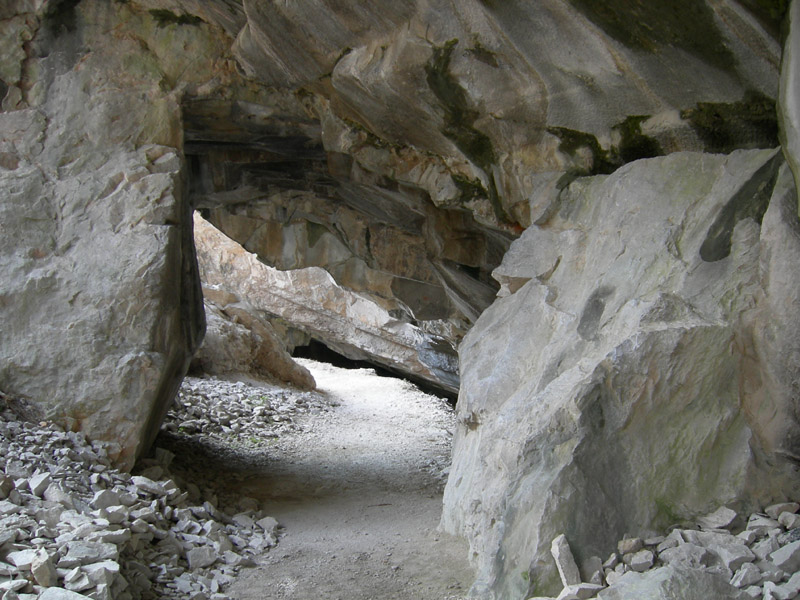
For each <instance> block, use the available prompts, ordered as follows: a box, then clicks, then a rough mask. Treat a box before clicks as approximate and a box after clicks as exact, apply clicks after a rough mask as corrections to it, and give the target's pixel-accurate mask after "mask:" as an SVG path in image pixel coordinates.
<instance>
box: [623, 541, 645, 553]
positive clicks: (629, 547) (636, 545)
mask: <svg viewBox="0 0 800 600" xmlns="http://www.w3.org/2000/svg"><path fill="white" fill-rule="evenodd" d="M642 547H644V542H642V540H641V538H625V539H623V540H620V541H619V542H617V551H618V552H619V553H620V554H622V555H623V556H624V555H626V554H633V553H634V552H638V551H639V550H641V549H642Z"/></svg>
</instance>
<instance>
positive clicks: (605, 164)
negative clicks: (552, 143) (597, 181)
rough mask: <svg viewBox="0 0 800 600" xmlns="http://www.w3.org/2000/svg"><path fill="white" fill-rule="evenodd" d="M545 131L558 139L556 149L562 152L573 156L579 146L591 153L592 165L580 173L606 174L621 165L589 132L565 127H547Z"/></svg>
mask: <svg viewBox="0 0 800 600" xmlns="http://www.w3.org/2000/svg"><path fill="white" fill-rule="evenodd" d="M547 132H548V133H551V134H553V135H554V136H556V137H557V138H558V139H559V144H558V149H559V151H560V152H563V153H564V154H568V155H570V156H574V155H575V153H576V152H577V151H578V150H579V149H581V148H586V149H588V150H589V152H590V153H591V155H592V166H591V167H590V168H589V169H588V170H586V171H585V172H583V173H581V175H607V174H609V173H613V172H614V171H616V170H617V168H618V167H619V166H620V165H621V163H619V162H617V161H614V160H612V158H611V157H610V156H609V153H608V152H607V151H606V150H604V149H603V147H602V146H601V145H600V142H598V141H597V138H596V137H595V136H593V135H592V134H591V133H586V132H584V131H576V130H575V129H568V128H566V127H548V128H547Z"/></svg>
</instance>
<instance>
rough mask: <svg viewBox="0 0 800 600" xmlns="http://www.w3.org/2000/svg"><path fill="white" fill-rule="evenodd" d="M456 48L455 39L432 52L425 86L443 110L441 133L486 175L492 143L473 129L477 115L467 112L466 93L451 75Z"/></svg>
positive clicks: (468, 109)
mask: <svg viewBox="0 0 800 600" xmlns="http://www.w3.org/2000/svg"><path fill="white" fill-rule="evenodd" d="M457 44H458V40H457V39H454V40H450V41H449V42H447V43H445V45H444V46H441V47H438V48H434V49H433V57H432V58H431V60H430V61H429V62H428V64H427V65H425V74H426V78H427V82H428V86H429V87H430V88H431V91H433V93H434V95H435V96H436V98H437V99H438V100H439V102H440V103H441V105H442V108H444V129H443V130H442V133H443V134H444V135H445V136H446V137H447V138H448V139H449V140H451V141H452V142H453V143H454V144H455V145H456V147H457V148H458V149H459V150H461V152H463V153H464V155H465V156H466V157H467V158H468V159H470V160H471V161H472V162H473V163H475V164H476V165H477V166H478V167H480V168H481V169H483V170H484V171H486V172H487V173H488V172H489V169H490V167H491V165H493V164H494V162H495V155H494V149H493V147H492V142H491V140H490V139H489V136H487V135H486V134H485V133H483V132H481V131H478V130H477V129H475V128H474V127H473V124H474V123H475V121H476V120H477V119H478V111H476V110H474V109H472V108H470V106H469V102H468V100H467V92H466V91H465V90H464V88H463V87H461V85H460V84H459V83H458V81H457V80H456V78H455V77H453V75H452V74H451V73H450V60H451V58H452V55H453V50H454V49H455V47H456V45H457Z"/></svg>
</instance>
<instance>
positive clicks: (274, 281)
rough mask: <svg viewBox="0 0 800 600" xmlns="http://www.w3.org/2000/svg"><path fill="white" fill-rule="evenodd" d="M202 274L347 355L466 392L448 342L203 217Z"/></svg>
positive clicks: (199, 238)
mask: <svg viewBox="0 0 800 600" xmlns="http://www.w3.org/2000/svg"><path fill="white" fill-rule="evenodd" d="M194 221H195V228H194V229H195V241H196V244H197V255H198V261H199V264H200V275H201V277H202V279H203V281H204V282H205V283H206V284H207V285H209V286H215V287H217V288H219V289H220V290H222V291H224V292H228V293H231V294H234V295H235V296H237V297H239V298H244V299H246V301H247V302H249V303H251V304H252V306H253V307H254V308H255V309H257V310H258V311H262V312H263V313H265V314H266V315H268V316H271V317H277V318H280V319H281V320H282V321H284V322H288V323H291V324H292V326H293V327H296V328H298V329H300V330H301V331H303V332H304V333H306V334H307V335H309V336H311V337H313V338H315V339H317V340H319V341H322V342H324V343H325V344H327V345H328V346H330V347H332V348H333V349H335V350H336V351H338V352H339V353H340V354H343V355H345V356H348V357H350V358H353V359H359V360H370V361H372V362H375V363H378V364H383V365H385V366H387V367H389V368H393V369H395V370H398V371H400V372H404V373H406V374H407V375H409V376H412V377H418V378H420V379H423V380H426V381H429V382H431V383H433V384H435V385H438V386H439V387H441V388H444V389H446V390H451V391H452V390H457V389H458V374H457V367H458V365H457V360H456V358H455V356H454V355H453V354H451V353H450V351H449V345H448V344H446V343H437V340H436V339H435V338H432V337H431V336H429V335H428V334H426V333H424V332H423V331H421V330H420V329H419V328H418V327H415V326H413V325H411V324H410V323H407V322H403V321H400V320H398V319H396V318H394V317H392V316H391V315H390V314H389V313H388V312H387V311H386V310H385V309H383V308H381V307H380V306H378V305H377V304H375V303H374V302H371V301H370V300H369V299H367V298H364V297H361V296H360V295H358V294H356V293H354V292H351V291H349V290H347V289H345V288H342V287H340V286H339V285H337V284H336V282H335V281H334V280H333V278H332V277H331V276H330V275H329V274H328V273H327V272H326V271H324V270H323V269H320V268H318V267H309V268H306V269H297V270H293V271H279V270H278V269H274V268H272V267H269V266H267V265H265V264H263V263H261V262H260V261H259V260H258V259H257V258H256V257H255V255H253V254H251V253H249V252H247V251H246V250H245V249H243V248H242V247H241V246H240V245H239V244H237V243H236V242H234V241H233V240H231V239H230V238H228V237H227V236H225V235H224V234H223V233H221V232H220V231H218V230H217V229H215V228H214V227H213V226H212V225H210V224H209V223H207V222H205V221H204V219H203V218H202V217H201V216H200V215H198V214H195V217H194Z"/></svg>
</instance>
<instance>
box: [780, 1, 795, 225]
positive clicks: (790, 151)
mask: <svg viewBox="0 0 800 600" xmlns="http://www.w3.org/2000/svg"><path fill="white" fill-rule="evenodd" d="M786 30H787V35H786V42H785V44H784V48H783V57H782V61H781V63H782V64H781V82H780V102H779V104H778V108H779V110H778V114H779V116H780V121H781V129H780V133H781V144H782V146H783V152H784V154H785V155H786V160H787V161H788V162H789V166H791V168H792V171H793V172H794V181H795V185H796V186H797V188H798V189H800V2H792V3H791V6H790V7H789V12H788V13H787V15H786ZM798 212H800V206H798Z"/></svg>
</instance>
